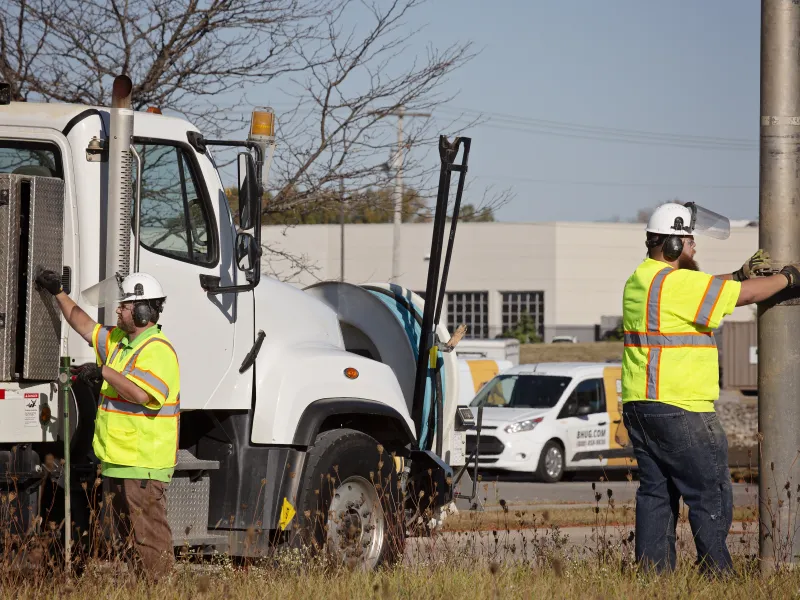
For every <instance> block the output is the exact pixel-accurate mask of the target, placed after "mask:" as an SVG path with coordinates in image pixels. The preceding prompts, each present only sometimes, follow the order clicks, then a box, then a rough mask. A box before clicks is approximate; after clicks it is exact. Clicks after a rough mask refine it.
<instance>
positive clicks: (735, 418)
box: [716, 392, 758, 448]
mask: <svg viewBox="0 0 800 600" xmlns="http://www.w3.org/2000/svg"><path fill="white" fill-rule="evenodd" d="M716 410H717V415H718V416H719V420H720V423H722V427H723V428H724V429H725V432H726V433H727V434H728V445H729V446H732V447H734V446H735V447H744V448H749V447H755V446H756V445H757V444H756V432H757V429H758V402H757V399H756V398H751V397H743V396H741V395H740V394H738V393H737V392H723V393H721V394H720V399H719V401H718V402H717V403H716Z"/></svg>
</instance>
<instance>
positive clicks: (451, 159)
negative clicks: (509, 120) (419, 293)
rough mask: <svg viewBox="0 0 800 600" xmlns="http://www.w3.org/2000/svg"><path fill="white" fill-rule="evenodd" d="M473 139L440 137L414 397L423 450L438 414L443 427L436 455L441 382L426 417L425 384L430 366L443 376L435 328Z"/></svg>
mask: <svg viewBox="0 0 800 600" xmlns="http://www.w3.org/2000/svg"><path fill="white" fill-rule="evenodd" d="M471 141H472V140H471V139H470V138H467V137H456V138H454V139H453V141H452V142H450V141H449V140H448V139H447V137H446V136H443V135H442V136H439V159H440V169H439V189H438V193H437V196H436V210H435V212H434V218H433V236H432V238H431V251H430V261H429V263H428V280H427V285H426V287H425V308H424V311H423V313H422V330H421V333H420V338H419V356H418V358H417V372H416V379H415V381H414V399H413V403H412V407H411V418H412V419H413V421H414V425H415V426H416V428H417V432H418V435H419V436H420V438H419V447H420V449H422V450H430V449H431V448H432V446H433V431H434V429H436V422H437V417H438V422H439V424H440V426H439V427H438V430H437V436H436V438H437V440H436V450H437V454H440V453H441V448H442V428H441V423H442V418H441V417H442V409H443V404H444V399H443V398H442V392H441V385H439V384H438V383H440V382H437V385H434V386H433V389H432V394H431V395H432V396H433V398H434V402H433V403H432V404H433V406H432V410H431V411H430V413H429V414H428V415H427V418H426V416H425V415H424V414H423V409H424V406H423V405H424V402H425V384H426V379H427V375H428V369H429V368H431V369H434V370H435V371H436V374H437V377H439V376H440V374H439V373H438V366H437V354H438V340H437V339H436V327H437V326H438V325H439V319H440V317H441V314H442V302H443V301H444V293H445V288H446V285H447V274H448V271H449V269H450V259H451V257H452V252H453V243H454V240H455V232H456V223H457V221H458V213H459V210H460V208H461V195H462V193H463V191H464V178H465V176H466V173H467V160H468V158H469V149H470V143H471ZM462 146H463V155H462V158H461V163H460V164H456V162H455V161H456V157H457V156H458V153H459V150H460V149H461V147H462ZM454 171H455V172H457V173H458V174H459V179H458V187H457V191H456V197H455V202H454V206H453V215H452V220H451V224H450V237H449V239H448V244H447V252H446V255H445V260H444V264H442V252H443V249H444V232H445V225H446V222H447V206H448V204H449V197H450V180H451V174H452V173H453V172H454ZM440 276H441V283H440ZM423 421H425V422H423ZM424 425H427V430H428V434H427V435H426V436H425V437H424V438H423V437H422V430H423V426H424Z"/></svg>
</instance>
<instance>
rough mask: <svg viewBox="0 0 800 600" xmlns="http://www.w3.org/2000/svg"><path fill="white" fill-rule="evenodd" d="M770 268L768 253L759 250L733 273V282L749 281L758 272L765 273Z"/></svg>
mask: <svg viewBox="0 0 800 600" xmlns="http://www.w3.org/2000/svg"><path fill="white" fill-rule="evenodd" d="M771 266H772V263H771V262H770V258H769V252H767V251H765V250H761V249H759V251H758V252H756V253H755V254H753V256H751V257H750V258H749V259H748V260H747V262H745V263H744V264H743V265H742V267H741V268H740V269H739V270H738V271H734V273H733V280H734V281H744V280H745V279H750V278H751V277H752V276H753V275H754V274H755V273H756V272H758V271H767V270H769V269H770V267H771Z"/></svg>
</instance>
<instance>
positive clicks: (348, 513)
mask: <svg viewBox="0 0 800 600" xmlns="http://www.w3.org/2000/svg"><path fill="white" fill-rule="evenodd" d="M328 514H329V520H328V545H329V548H330V550H331V551H332V552H333V553H334V554H336V555H337V556H338V557H339V558H340V559H341V560H342V561H347V562H350V561H353V560H355V561H356V562H358V563H361V565H362V566H363V567H365V568H366V569H372V568H374V567H375V566H376V565H377V563H378V560H379V558H380V555H381V552H382V550H383V544H384V527H385V523H384V518H383V511H382V509H381V505H380V500H379V498H378V493H377V491H376V490H375V487H374V486H373V485H372V484H371V483H370V482H369V481H367V480H366V479H364V478H363V477H359V476H353V477H348V478H347V479H345V480H344V481H343V482H342V483H341V484H340V485H339V486H338V487H337V488H336V490H334V494H333V498H332V499H331V504H330V509H329V513H328Z"/></svg>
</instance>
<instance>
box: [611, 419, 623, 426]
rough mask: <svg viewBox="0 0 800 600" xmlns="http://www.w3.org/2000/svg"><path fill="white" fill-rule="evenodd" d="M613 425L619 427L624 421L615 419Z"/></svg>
mask: <svg viewBox="0 0 800 600" xmlns="http://www.w3.org/2000/svg"><path fill="white" fill-rule="evenodd" d="M613 423H614V425H619V424H620V423H622V419H614V421H613Z"/></svg>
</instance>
